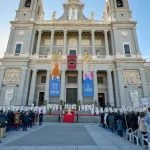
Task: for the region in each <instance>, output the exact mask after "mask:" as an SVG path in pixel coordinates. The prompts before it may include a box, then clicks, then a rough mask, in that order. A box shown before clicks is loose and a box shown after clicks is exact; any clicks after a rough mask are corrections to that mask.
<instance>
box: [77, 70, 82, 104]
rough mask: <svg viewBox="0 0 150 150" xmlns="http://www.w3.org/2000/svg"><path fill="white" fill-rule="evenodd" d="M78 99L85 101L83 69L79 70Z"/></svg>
mask: <svg viewBox="0 0 150 150" xmlns="http://www.w3.org/2000/svg"><path fill="white" fill-rule="evenodd" d="M78 100H80V101H81V103H83V97H82V70H78Z"/></svg>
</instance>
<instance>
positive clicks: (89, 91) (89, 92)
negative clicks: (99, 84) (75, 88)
mask: <svg viewBox="0 0 150 150" xmlns="http://www.w3.org/2000/svg"><path fill="white" fill-rule="evenodd" d="M93 95H94V92H93V80H91V79H89V78H84V83H83V96H86V97H93Z"/></svg>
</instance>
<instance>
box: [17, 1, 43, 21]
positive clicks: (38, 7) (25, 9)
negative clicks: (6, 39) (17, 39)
mask: <svg viewBox="0 0 150 150" xmlns="http://www.w3.org/2000/svg"><path fill="white" fill-rule="evenodd" d="M37 20H38V21H42V20H44V11H43V5H42V0H20V5H19V9H18V10H17V11H16V17H15V21H23V22H24V21H37Z"/></svg>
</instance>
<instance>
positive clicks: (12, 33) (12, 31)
mask: <svg viewBox="0 0 150 150" xmlns="http://www.w3.org/2000/svg"><path fill="white" fill-rule="evenodd" d="M14 30H15V27H11V31H10V35H9V40H8V44H7V49H6V52H5V54H9V50H10V47H11V44H12V41H13V35H14Z"/></svg>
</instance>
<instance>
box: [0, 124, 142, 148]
mask: <svg viewBox="0 0 150 150" xmlns="http://www.w3.org/2000/svg"><path fill="white" fill-rule="evenodd" d="M0 150H142V148H141V147H137V146H136V145H134V144H131V143H129V142H128V141H126V140H125V139H123V138H120V137H118V136H117V135H114V134H112V133H111V132H108V131H106V130H104V129H102V128H101V127H99V125H98V124H59V123H53V124H52V123H44V125H43V126H42V127H39V126H36V127H33V128H32V129H29V130H28V132H23V131H18V132H10V133H7V138H6V139H3V143H2V144H0Z"/></svg>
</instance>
